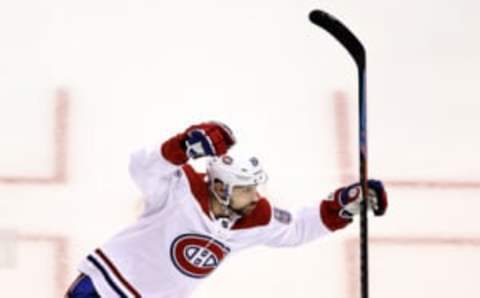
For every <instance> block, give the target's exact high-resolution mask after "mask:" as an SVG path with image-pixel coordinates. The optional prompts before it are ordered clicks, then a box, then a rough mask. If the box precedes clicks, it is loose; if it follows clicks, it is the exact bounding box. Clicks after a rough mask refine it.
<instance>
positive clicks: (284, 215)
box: [273, 207, 292, 225]
mask: <svg viewBox="0 0 480 298" xmlns="http://www.w3.org/2000/svg"><path fill="white" fill-rule="evenodd" d="M273 218H275V220H277V221H278V222H280V223H282V224H286V225H288V224H290V222H292V214H291V213H290V211H287V210H283V209H280V208H277V207H274V208H273Z"/></svg>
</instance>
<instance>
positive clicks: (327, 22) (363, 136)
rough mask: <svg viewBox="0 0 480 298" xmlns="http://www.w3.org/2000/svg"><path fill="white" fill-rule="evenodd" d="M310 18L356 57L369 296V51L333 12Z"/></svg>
mask: <svg viewBox="0 0 480 298" xmlns="http://www.w3.org/2000/svg"><path fill="white" fill-rule="evenodd" d="M309 17H310V20H311V21H312V23H314V24H315V25H317V26H319V27H321V28H323V29H325V30H326V31H327V32H329V33H330V34H331V35H332V36H333V37H335V39H336V40H337V41H338V42H340V43H341V44H342V45H343V47H344V48H345V49H346V50H347V51H348V52H349V54H350V56H351V57H352V58H353V60H354V61H355V64H356V66H357V70H358V104H359V109H358V114H359V117H358V118H359V158H360V184H361V188H362V197H363V199H362V202H361V204H360V282H361V297H362V298H368V286H369V280H368V218H367V209H368V208H367V204H368V202H367V192H368V186H367V180H368V167H367V161H368V158H367V96H366V54H365V49H364V47H363V45H362V43H361V42H360V41H359V40H358V38H357V37H356V36H355V35H354V34H353V33H352V32H351V31H350V30H349V29H348V28H347V27H346V26H345V25H344V24H343V23H342V22H340V21H339V20H337V19H336V18H335V17H333V16H332V15H330V14H328V13H326V12H324V11H321V10H314V11H312V12H311V13H310V16H309Z"/></svg>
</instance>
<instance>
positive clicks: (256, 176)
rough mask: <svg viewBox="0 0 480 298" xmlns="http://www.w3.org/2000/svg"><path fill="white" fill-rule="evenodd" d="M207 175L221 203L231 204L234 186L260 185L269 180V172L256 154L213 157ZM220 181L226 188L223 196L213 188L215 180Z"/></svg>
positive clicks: (211, 187)
mask: <svg viewBox="0 0 480 298" xmlns="http://www.w3.org/2000/svg"><path fill="white" fill-rule="evenodd" d="M207 176H208V181H209V183H210V189H211V190H212V192H213V193H214V194H215V196H216V197H217V199H218V200H219V201H220V203H222V204H224V205H229V204H230V200H231V195H232V192H233V188H234V187H235V186H249V185H259V184H264V183H265V182H267V179H268V178H267V174H266V173H265V171H264V170H263V168H262V167H261V165H260V162H259V161H258V159H257V158H256V157H254V156H250V157H242V156H235V157H232V156H230V155H223V156H220V157H213V158H211V159H210V161H209V162H208V164H207ZM216 181H220V182H222V183H223V184H224V186H225V190H224V193H223V195H222V196H218V195H217V194H216V193H215V191H214V190H213V185H214V182H216Z"/></svg>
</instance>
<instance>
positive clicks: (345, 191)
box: [320, 180, 388, 231]
mask: <svg viewBox="0 0 480 298" xmlns="http://www.w3.org/2000/svg"><path fill="white" fill-rule="evenodd" d="M361 193H362V190H361V186H360V183H355V184H352V185H350V186H347V187H342V188H339V189H337V190H336V191H335V192H334V193H333V194H332V195H330V197H329V199H327V200H324V201H322V203H321V206H320V213H321V217H322V221H323V223H324V224H325V225H326V226H327V227H328V228H329V229H330V230H331V231H335V230H338V229H341V228H344V227H345V226H346V225H348V224H349V223H351V222H352V221H353V216H354V215H355V214H358V213H360V201H361ZM367 199H368V206H369V209H372V210H373V213H374V214H375V215H376V216H381V215H384V214H385V211H386V210H387V206H388V200H387V193H386V191H385V188H384V186H383V183H382V182H381V181H379V180H368V196H367Z"/></svg>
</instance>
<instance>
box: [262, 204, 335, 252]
mask: <svg viewBox="0 0 480 298" xmlns="http://www.w3.org/2000/svg"><path fill="white" fill-rule="evenodd" d="M267 231H268V232H267V233H266V234H267V235H266V237H265V244H266V245H267V246H273V247H282V246H297V245H300V244H304V243H307V242H310V241H312V240H315V239H318V238H321V237H323V236H326V235H328V234H329V233H330V231H329V230H328V229H327V227H325V226H324V224H323V223H322V220H321V218H320V208H319V206H315V207H306V208H302V209H300V210H299V211H298V212H296V213H291V212H290V211H287V210H283V209H280V208H276V207H273V208H272V218H271V221H270V223H269V225H268V228H267Z"/></svg>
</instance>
